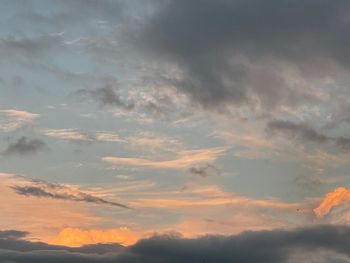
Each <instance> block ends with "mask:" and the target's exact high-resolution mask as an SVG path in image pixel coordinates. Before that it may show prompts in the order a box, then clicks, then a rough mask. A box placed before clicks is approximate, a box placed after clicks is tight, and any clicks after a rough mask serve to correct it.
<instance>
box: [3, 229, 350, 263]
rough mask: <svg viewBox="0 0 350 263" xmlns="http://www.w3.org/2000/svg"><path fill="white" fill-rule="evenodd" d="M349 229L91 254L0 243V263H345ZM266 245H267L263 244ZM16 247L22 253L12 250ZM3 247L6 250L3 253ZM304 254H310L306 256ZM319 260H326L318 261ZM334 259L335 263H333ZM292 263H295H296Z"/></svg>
mask: <svg viewBox="0 0 350 263" xmlns="http://www.w3.org/2000/svg"><path fill="white" fill-rule="evenodd" d="M349 235H350V230H349V227H346V226H330V225H321V226H317V227H311V228H298V229H294V230H273V231H259V232H246V233H242V234H240V235H235V236H206V237H201V238H197V239H184V238H181V237H179V236H178V235H174V234H173V235H165V236H155V237H152V238H149V239H145V240H141V241H139V242H138V243H137V244H135V245H133V246H130V247H127V248H125V249H121V248H118V247H117V246H115V250H114V251H113V246H111V245H99V246H92V247H91V248H90V249H91V250H92V251H93V249H94V248H95V249H96V247H98V248H99V250H100V251H101V250H102V248H103V247H106V251H108V252H109V253H108V252H107V253H104V254H100V255H98V254H93V253H91V251H89V248H85V249H84V247H83V248H76V249H73V248H65V247H58V246H50V245H45V244H40V243H32V242H28V241H18V240H10V241H7V242H2V243H0V245H1V247H0V259H1V260H2V261H3V262H16V263H31V262H47V263H51V262H52V263H53V262H67V263H69V262H75V263H79V262H95V263H97V262H116V263H126V262H128V263H136V262H137V263H139V262H169V263H177V262H182V263H187V262H222V263H226V262H227V263H228V262H236V261H237V262H249V263H255V262H262V261H263V262H270V263H284V262H285V263H287V262H293V261H291V260H292V259H294V258H295V255H296V254H298V255H299V256H300V257H301V258H302V259H303V261H304V262H347V261H348V260H349V257H350V254H349V251H348V246H349V242H350V240H349ZM267 244H268V245H267ZM20 245H21V246H22V248H24V249H22V250H20V249H18V247H20ZM4 247H6V249H4ZM310 251H311V252H312V253H310ZM322 258H323V259H324V258H326V259H327V260H326V261H323V260H322ZM339 259H340V260H339ZM296 262H297V261H296Z"/></svg>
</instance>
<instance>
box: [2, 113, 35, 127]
mask: <svg viewBox="0 0 350 263" xmlns="http://www.w3.org/2000/svg"><path fill="white" fill-rule="evenodd" d="M39 116H40V115H39V114H37V113H32V112H28V111H23V110H18V109H7V110H0V131H4V132H11V131H15V130H18V129H20V128H23V127H25V126H27V125H31V124H32V123H33V122H34V121H35V120H36V119H37V118H39Z"/></svg>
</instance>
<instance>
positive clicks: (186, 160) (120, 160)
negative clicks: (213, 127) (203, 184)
mask: <svg viewBox="0 0 350 263" xmlns="http://www.w3.org/2000/svg"><path fill="white" fill-rule="evenodd" d="M226 150H227V148H226V147H218V148H209V149H201V150H192V151H181V152H179V153H178V156H177V158H175V159H172V160H149V159H143V158H133V157H117V156H105V157H103V158H102V161H104V162H106V163H109V164H111V165H118V166H131V167H145V168H154V169H183V168H187V167H190V166H192V165H194V164H198V163H203V162H211V161H215V160H216V159H217V158H218V157H219V156H221V155H223V154H224V153H225V151H226Z"/></svg>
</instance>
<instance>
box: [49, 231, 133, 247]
mask: <svg viewBox="0 0 350 263" xmlns="http://www.w3.org/2000/svg"><path fill="white" fill-rule="evenodd" d="M138 239H139V236H138V235H137V233H135V232H132V231H131V230H129V229H128V228H126V227H121V228H117V229H107V230H100V229H93V230H82V229H79V228H64V229H62V230H61V231H60V233H59V234H58V235H57V237H55V238H54V239H53V240H52V241H51V242H50V243H51V244H54V245H61V246H69V247H80V246H83V245H88V244H99V243H100V244H111V243H117V244H121V245H123V246H127V245H131V244H135V243H136V241H137V240H138Z"/></svg>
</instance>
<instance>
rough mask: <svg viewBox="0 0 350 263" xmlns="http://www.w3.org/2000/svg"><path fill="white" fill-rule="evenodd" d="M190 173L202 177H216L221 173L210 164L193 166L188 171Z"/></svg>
mask: <svg viewBox="0 0 350 263" xmlns="http://www.w3.org/2000/svg"><path fill="white" fill-rule="evenodd" d="M188 171H189V173H190V174H192V175H195V176H200V177H208V176H216V175H219V174H220V173H221V171H220V169H219V168H217V167H216V166H215V165H214V164H210V163H205V164H198V165H195V166H192V167H190V168H189V169H188Z"/></svg>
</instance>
